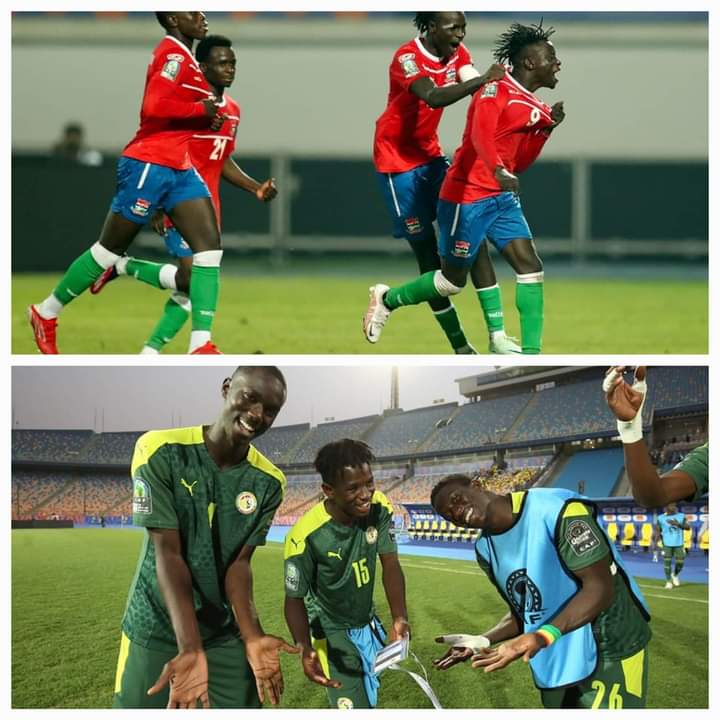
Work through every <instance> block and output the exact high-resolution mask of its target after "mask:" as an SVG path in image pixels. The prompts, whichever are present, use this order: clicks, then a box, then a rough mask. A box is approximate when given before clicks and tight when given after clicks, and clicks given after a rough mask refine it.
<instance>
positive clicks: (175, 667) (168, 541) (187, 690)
mask: <svg viewBox="0 0 720 720" xmlns="http://www.w3.org/2000/svg"><path fill="white" fill-rule="evenodd" d="M148 534H149V535H150V539H151V541H152V543H153V546H154V548H155V557H156V565H157V577H158V585H159V587H160V592H161V593H162V596H163V600H164V601H165V605H166V606H167V609H168V613H169V614H170V620H171V622H172V626H173V631H174V632H175V639H176V641H177V646H178V650H179V652H178V654H177V655H176V656H175V657H174V658H173V659H172V660H170V662H168V663H167V664H166V665H165V667H164V668H163V671H162V673H161V674H160V677H159V678H158V679H157V681H156V682H155V684H154V685H153V686H152V687H151V688H150V689H149V690H148V694H150V695H154V694H155V693H158V692H160V690H162V689H163V688H164V687H165V685H167V684H168V682H169V683H170V699H169V701H168V705H167V707H168V708H194V707H196V705H197V703H198V702H200V703H201V705H202V707H204V708H206V707H209V706H210V705H209V700H208V669H207V660H206V658H205V652H204V650H203V646H202V639H201V637H200V629H199V627H198V623H197V618H196V616H195V608H194V606H193V600H192V577H191V575H190V569H189V568H188V566H187V563H186V562H185V559H184V558H183V556H182V544H181V541H180V533H179V532H178V531H177V530H169V529H157V528H148Z"/></svg>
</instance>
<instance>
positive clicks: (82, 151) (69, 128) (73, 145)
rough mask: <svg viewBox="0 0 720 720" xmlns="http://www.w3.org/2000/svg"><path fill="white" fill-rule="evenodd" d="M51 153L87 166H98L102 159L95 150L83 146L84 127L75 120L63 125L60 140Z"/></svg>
mask: <svg viewBox="0 0 720 720" xmlns="http://www.w3.org/2000/svg"><path fill="white" fill-rule="evenodd" d="M53 155H54V156H55V157H56V158H58V159H61V160H69V161H71V162H75V163H77V164H78V165H87V166H88V167H98V166H99V165H102V161H103V158H102V155H101V154H100V153H99V152H98V151H97V150H92V149H90V148H89V147H86V146H85V128H83V126H82V125H81V124H80V123H77V122H70V123H67V124H66V125H65V127H64V128H63V131H62V136H61V137H60V140H58V142H56V143H55V145H54V146H53Z"/></svg>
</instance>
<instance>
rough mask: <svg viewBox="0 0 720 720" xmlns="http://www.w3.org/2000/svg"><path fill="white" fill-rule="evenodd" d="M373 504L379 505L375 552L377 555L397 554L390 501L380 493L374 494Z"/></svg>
mask: <svg viewBox="0 0 720 720" xmlns="http://www.w3.org/2000/svg"><path fill="white" fill-rule="evenodd" d="M373 502H374V503H378V504H379V506H380V507H379V514H378V521H377V531H378V540H377V551H378V555H389V554H391V553H396V552H397V543H396V542H395V533H394V527H393V507H392V504H391V503H390V501H389V500H388V499H387V498H386V497H385V495H383V493H381V492H377V491H376V492H375V494H374V495H373Z"/></svg>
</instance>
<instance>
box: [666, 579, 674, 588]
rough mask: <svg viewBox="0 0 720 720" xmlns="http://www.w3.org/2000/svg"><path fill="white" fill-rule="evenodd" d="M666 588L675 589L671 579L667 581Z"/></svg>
mask: <svg viewBox="0 0 720 720" xmlns="http://www.w3.org/2000/svg"><path fill="white" fill-rule="evenodd" d="M665 589H666V590H672V589H673V584H672V583H671V582H670V581H669V580H668V581H667V582H666V583H665Z"/></svg>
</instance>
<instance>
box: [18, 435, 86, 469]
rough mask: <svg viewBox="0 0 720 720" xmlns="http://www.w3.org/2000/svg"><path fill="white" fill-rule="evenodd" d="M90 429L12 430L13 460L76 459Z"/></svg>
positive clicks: (48, 460) (66, 460) (51, 460)
mask: <svg viewBox="0 0 720 720" xmlns="http://www.w3.org/2000/svg"><path fill="white" fill-rule="evenodd" d="M92 435H93V433H92V432H91V431H90V430H13V433H12V458H13V460H32V461H34V462H38V461H46V462H58V461H59V462H63V461H65V462H68V461H74V460H77V459H78V456H79V455H80V452H81V450H82V449H83V448H84V447H85V446H86V445H87V444H88V442H89V441H90V439H91V437H92Z"/></svg>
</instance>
